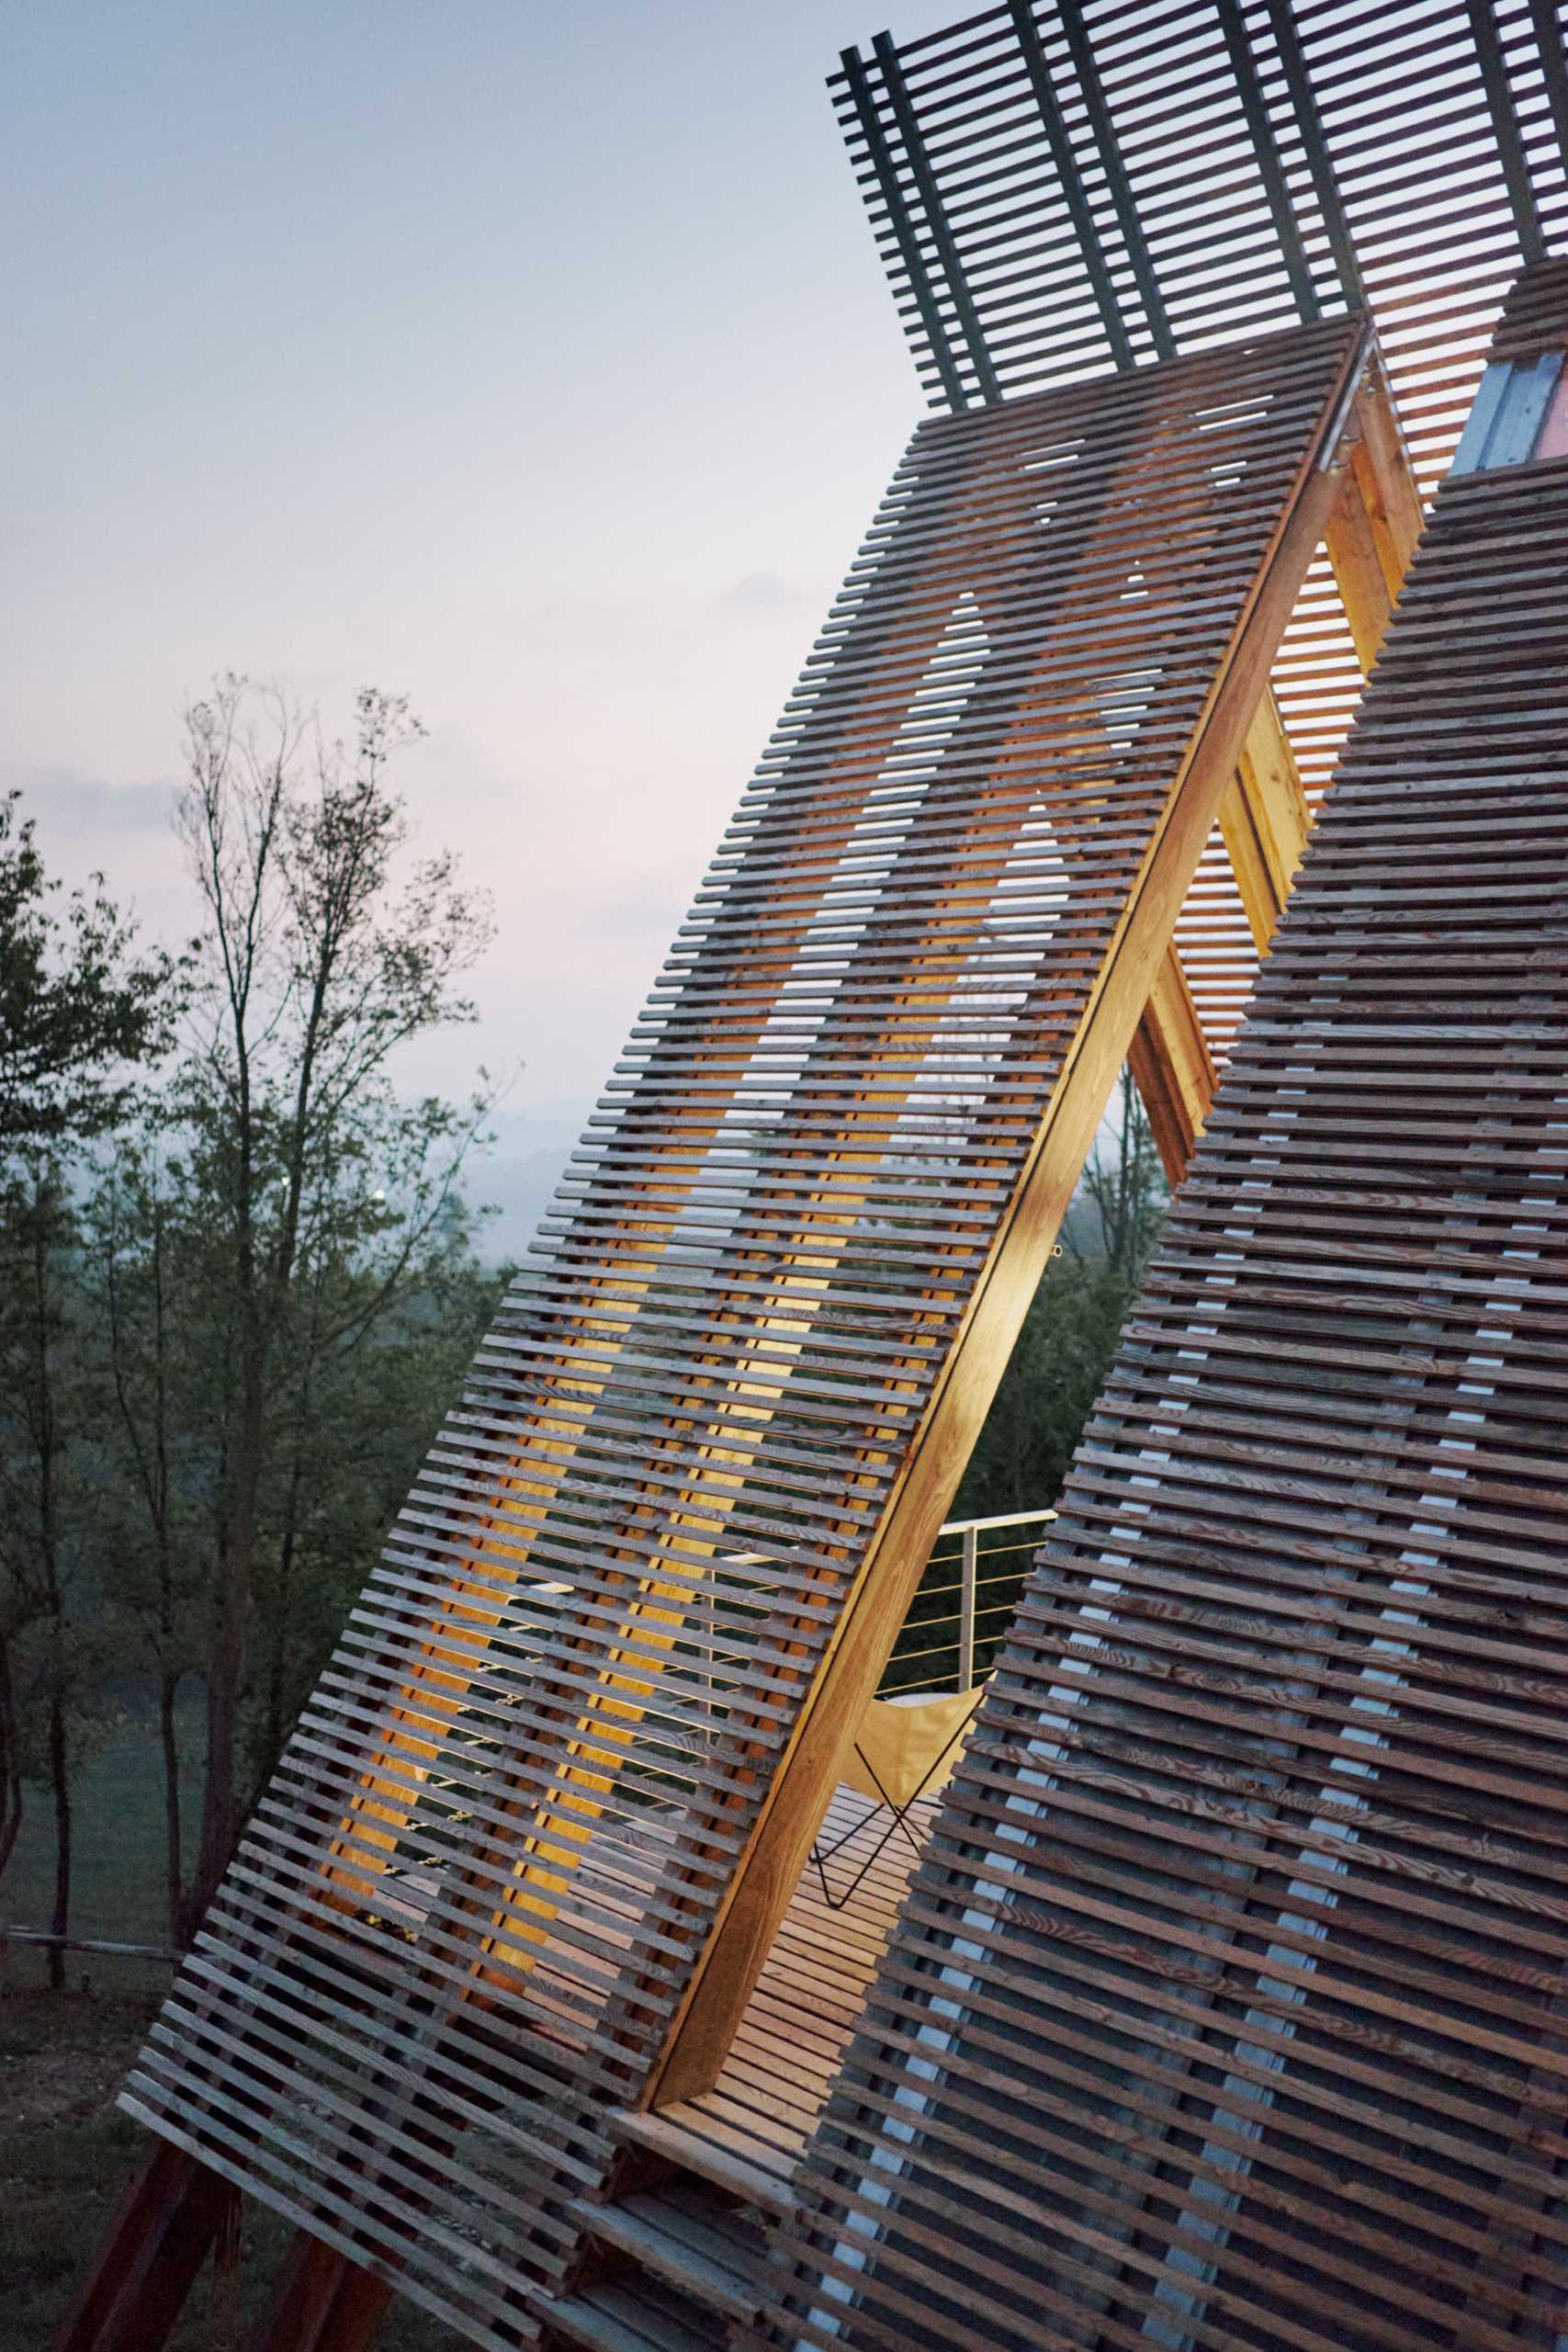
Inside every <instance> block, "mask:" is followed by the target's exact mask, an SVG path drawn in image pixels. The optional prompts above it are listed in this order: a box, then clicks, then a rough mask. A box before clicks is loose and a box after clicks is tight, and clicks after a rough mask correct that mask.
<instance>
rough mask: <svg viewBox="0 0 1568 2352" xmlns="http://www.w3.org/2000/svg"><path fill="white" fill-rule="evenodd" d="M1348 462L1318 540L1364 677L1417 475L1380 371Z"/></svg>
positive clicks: (1399, 575)
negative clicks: (1322, 543)
mask: <svg viewBox="0 0 1568 2352" xmlns="http://www.w3.org/2000/svg"><path fill="white" fill-rule="evenodd" d="M1350 431H1351V435H1352V436H1353V438H1352V444H1351V449H1350V462H1349V464H1348V466H1347V467H1346V468H1345V469H1344V472H1343V474H1342V476H1341V478H1340V484H1339V496H1338V497H1337V500H1336V501H1335V503H1334V510H1333V512H1332V514H1331V515H1329V518H1328V525H1327V528H1326V529H1325V533H1324V538H1325V543H1326V545H1327V548H1328V560H1329V562H1330V563H1331V564H1332V565H1333V567H1334V577H1335V581H1336V582H1337V586H1338V589H1339V594H1340V597H1341V600H1342V601H1343V604H1344V606H1345V617H1346V619H1347V620H1348V623H1349V627H1350V636H1351V639H1352V641H1353V643H1354V645H1355V648H1356V659H1357V662H1359V665H1360V668H1361V671H1362V673H1363V674H1364V673H1366V672H1368V671H1370V670H1371V666H1372V663H1373V662H1375V661H1376V660H1377V654H1378V648H1379V646H1380V645H1381V644H1382V639H1383V633H1384V631H1385V630H1386V628H1388V624H1389V620H1390V618H1391V616H1392V615H1393V600H1394V598H1395V597H1396V596H1397V595H1398V594H1399V591H1400V587H1401V584H1402V583H1403V582H1404V574H1405V572H1406V571H1407V570H1408V568H1409V563H1410V559H1411V557H1412V555H1414V553H1415V551H1416V541H1417V539H1419V537H1420V536H1421V527H1422V520H1423V517H1422V511H1421V500H1420V495H1419V492H1417V490H1416V477H1415V475H1414V473H1413V472H1412V470H1411V467H1410V459H1409V457H1408V454H1407V453H1406V451H1405V448H1404V440H1403V438H1402V437H1401V435H1400V431H1399V425H1398V423H1397V421H1396V419H1395V417H1394V414H1393V408H1392V407H1391V405H1390V402H1389V399H1388V394H1387V390H1386V389H1385V388H1384V386H1383V383H1382V378H1381V376H1369V379H1368V380H1367V382H1366V383H1365V384H1363V386H1362V387H1361V389H1360V390H1359V392H1358V394H1357V397H1356V401H1355V404H1354V407H1353V410H1352V414H1351V424H1350Z"/></svg>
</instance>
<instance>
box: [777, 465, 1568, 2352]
mask: <svg viewBox="0 0 1568 2352" xmlns="http://www.w3.org/2000/svg"><path fill="white" fill-rule="evenodd" d="M1565 577H1568V463H1565V462H1564V461H1563V460H1562V459H1556V460H1552V461H1548V462H1540V461H1538V462H1536V463H1534V464H1529V465H1512V466H1509V467H1507V468H1506V469H1502V470H1497V471H1492V472H1483V473H1480V474H1476V475H1472V476H1467V477H1463V478H1456V479H1455V481H1453V483H1452V484H1451V485H1450V488H1449V489H1447V490H1446V491H1445V492H1443V493H1442V495H1441V497H1440V498H1439V501H1438V508H1437V514H1436V517H1435V520H1434V522H1433V524H1432V526H1431V527H1430V529H1429V531H1428V534H1427V539H1426V540H1425V542H1424V544H1423V547H1422V549H1421V551H1420V553H1419V554H1418V555H1417V558H1416V566H1415V570H1414V572H1413V574H1412V578H1411V581H1410V582H1409V583H1408V585H1407V586H1406V589H1405V591H1404V596H1403V598H1402V600H1401V603H1400V606H1399V610H1398V613H1397V615H1396V616H1395V619H1394V621H1393V628H1392V630H1391V632H1390V635H1389V637H1388V639H1387V640H1386V641H1385V643H1384V646H1383V649H1382V655H1381V658H1380V662H1379V666H1378V670H1377V673H1376V676H1375V677H1374V679H1373V681H1372V683H1371V686H1370V688H1369V690H1368V695H1367V698H1366V702H1365V704H1364V706H1363V709H1362V713H1361V716H1360V718H1359V722H1358V726H1357V730H1356V733H1355V735H1354V737H1353V739H1352V742H1351V745H1350V749H1349V752H1348V755H1347V759H1346V762H1345V765H1344V768H1343V771H1342V773H1341V775H1340V777H1339V780H1338V781H1337V784H1336V786H1335V788H1334V791H1333V793H1332V795H1331V796H1330V797H1329V799H1328V801H1327V804H1326V806H1325V809H1324V810H1323V812H1322V814H1321V816H1320V817H1319V819H1318V821H1317V825H1316V828H1315V830H1314V837H1313V841H1312V844H1311V847H1310V848H1309V850H1308V853H1307V855H1306V859H1305V861H1304V864H1303V870H1302V874H1301V876H1300V878H1299V880H1298V882H1297V885H1296V888H1295V891H1294V893H1293V895H1292V900H1291V903H1290V905H1289V907H1288V909H1287V910H1286V911H1285V913H1284V916H1283V918H1282V920H1281V922H1280V928H1279V931H1278V933H1277V934H1276V937H1275V941H1274V944H1273V950H1272V953H1271V955H1270V956H1269V961H1268V963H1267V964H1266V965H1265V967H1264V969H1263V973H1262V977H1261V978H1260V981H1259V984H1258V996H1257V1000H1256V1002H1255V1004H1254V1008H1253V1010H1252V1012H1251V1014H1250V1016H1249V1019H1248V1022H1247V1027H1246V1029H1245V1031H1244V1032H1243V1034H1242V1036H1241V1038H1240V1040H1239V1042H1238V1044H1237V1046H1236V1048H1235V1054H1234V1057H1233V1059H1232V1063H1231V1067H1230V1069H1229V1071H1228V1073H1227V1074H1226V1076H1225V1078H1224V1080H1223V1082H1222V1084H1221V1087H1220V1090H1219V1093H1218V1095H1217V1098H1216V1101H1215V1104H1214V1108H1213V1113H1212V1114H1211V1116H1210V1119H1209V1121H1208V1123H1207V1125H1206V1127H1205V1131H1204V1135H1203V1136H1202V1139H1201V1142H1200V1144H1199V1147H1198V1149H1197V1152H1196V1154H1195V1156H1194V1160H1193V1164H1192V1168H1191V1170H1190V1174H1189V1177H1188V1181H1187V1184H1186V1186H1185V1188H1184V1190H1183V1192H1182V1193H1181V1195H1180V1197H1179V1201H1178V1203H1177V1204H1176V1207H1175V1210H1174V1213H1173V1216H1172V1220H1171V1225H1170V1228H1169V1232H1168V1239H1167V1241H1166V1244H1165V1246H1164V1247H1163V1249H1162V1250H1161V1253H1160V1255H1159V1257H1158V1259H1157V1260H1156V1264H1155V1267H1154V1269H1153V1270H1152V1272H1151V1276H1150V1281H1149V1283H1148V1287H1147V1289H1146V1291H1145V1295H1144V1297H1143V1298H1142V1300H1141V1301H1140V1303H1139V1305H1138V1306H1137V1307H1135V1308H1134V1314H1133V1317H1132V1318H1131V1320H1130V1322H1129V1325H1128V1327H1127V1329H1126V1330H1125V1332H1124V1334H1123V1338H1122V1347H1121V1351H1120V1353H1119V1356H1118V1359H1117V1362H1116V1364H1115V1366H1114V1368H1113V1370H1112V1373H1111V1377H1110V1381H1109V1383H1108V1385H1107V1388H1106V1391H1105V1393H1104V1395H1103V1397H1101V1399H1100V1405H1099V1407H1098V1408H1097V1411H1096V1414H1095V1416H1094V1418H1093V1419H1092V1420H1091V1422H1090V1425H1089V1429H1088V1430H1087V1431H1086V1433H1085V1436H1084V1440H1083V1442H1082V1444H1081V1445H1080V1447H1079V1450H1078V1453H1077V1457H1076V1460H1075V1463H1074V1466H1073V1470H1072V1473H1071V1475H1070V1476H1069V1480H1068V1484H1067V1487H1066V1492H1065V1494H1064V1496H1063V1498H1062V1504H1061V1513H1062V1515H1061V1518H1060V1520H1059V1521H1058V1522H1057V1525H1056V1528H1055V1530H1054V1531H1053V1534H1052V1538H1051V1540H1050V1541H1049V1542H1048V1543H1047V1544H1046V1547H1045V1549H1044V1551H1043V1553H1042V1555H1041V1556H1040V1560H1039V1563H1038V1566H1037V1567H1036V1569H1035V1572H1034V1574H1033V1577H1032V1580H1031V1583H1030V1586H1029V1588H1028V1589H1027V1591H1026V1594H1025V1598H1024V1600H1023V1603H1022V1605H1021V1611H1020V1613H1019V1618H1018V1621H1017V1623H1016V1625H1015V1629H1014V1633H1013V1636H1012V1640H1011V1643H1010V1647H1009V1649H1008V1651H1007V1652H1006V1654H1005V1655H1004V1657H1002V1658H1001V1660H1000V1661H999V1663H998V1668H997V1669H996V1672H995V1674H994V1676H993V1678H992V1680H991V1683H990V1684H989V1686H988V1689H987V1698H986V1701H985V1702H984V1704H983V1706H982V1709H981V1712H980V1715H979V1718H978V1721H977V1724H976V1731H975V1733H974V1735H973V1736H972V1739H971V1743H970V1745H969V1747H968V1748H967V1749H966V1751H965V1757H964V1761H963V1762H962V1764H961V1765H960V1768H959V1770H958V1773H957V1774H956V1775H955V1777H954V1780H953V1782H952V1783H951V1784H950V1787H949V1789H948V1791H947V1792H945V1794H944V1796H943V1798H942V1803H941V1806H940V1809H939V1814H938V1818H937V1822H936V1825H935V1827H934V1829H933V1832H932V1837H931V1843H930V1845H929V1847H928V1849H927V1854H926V1858H925V1860H923V1861H922V1863H921V1864H920V1865H919V1869H918V1870H917V1872H916V1875H915V1878H914V1880H913V1882H912V1883H911V1888H910V1894H909V1898H908V1905H907V1907H906V1910H905V1912H904V1915H903V1918H902V1922H901V1925H900V1928H899V1930H898V1932H897V1936H896V1938H895V1939H894V1942H893V1944H892V1946H891V1947H890V1949H889V1951H888V1953H887V1955H886V1961H885V1962H884V1965H883V1967H882V1970H881V1972H880V1973H879V1975H878V1978H877V1981H876V1984H875V1985H874V1989H873V1991H872V1993H871V1995H870V1997H869V2000H868V2004H867V2008H866V2011H865V2015H864V2018H863V2026H862V2030H861V2032H860V2034H859V2036H858V2037H857V2040H856V2041H855V2043H854V2044H853V2045H852V2050H851V2052H850V2054H849V2056H848V2059H847V2060H846V2063H845V2067H844V2070H843V2074H842V2076H841V2078H840V2086H839V2088H838V2090H837V2091H836V2093H835V2095H834V2097H833V2098H832V2099H831V2100H830V2102H829V2107H828V2109H826V2110H825V2113H824V2116H823V2120H822V2122H821V2124H820V2126H819V2129H818V2136H817V2139H816V2141H815V2142H814V2144H813V2148H812V2151H811V2153H810V2154H809V2156H808V2158H807V2163H806V2165H805V2166H804V2167H803V2169H802V2172H801V2174H800V2176H799V2178H798V2187H799V2188H800V2191H801V2194H802V2197H803V2199H804V2211H803V2219H802V2222H801V2223H800V2224H799V2226H798V2227H796V2228H795V2229H793V2230H791V2231H787V2232H786V2233H785V2235H784V2239H783V2240H782V2242H781V2250H780V2256H779V2260H778V2263H777V2266H776V2268H775V2281H776V2288H775V2294H776V2300H775V2308H774V2315H773V2321H772V2323H771V2324H770V2327H769V2330H768V2332H767V2340H768V2341H769V2342H778V2343H781V2344H782V2343H785V2342H787V2343H789V2344H791V2345H821V2346H824V2347H829V2346H831V2347H835V2352H858V2347H865V2352H870V2347H872V2346H876V2347H878V2348H879V2352H882V2347H885V2346H887V2345H888V2344H889V2343H890V2342H892V2341H897V2342H898V2343H899V2344H900V2345H908V2346H911V2347H913V2352H919V2347H922V2346H930V2347H931V2352H936V2347H938V2346H942V2347H946V2346H951V2345H953V2344H973V2345H975V2346H995V2345H998V2344H1003V2343H1008V2344H1011V2343H1023V2342H1032V2341H1040V2340H1052V2335H1051V2333H1050V2332H1051V2331H1055V2336H1056V2337H1057V2338H1059V2340H1061V2341H1063V2342H1065V2343H1066V2342H1070V2343H1072V2344H1074V2345H1077V2346H1083V2347H1092V2348H1093V2352H1107V2348H1108V2347H1111V2346H1118V2347H1124V2352H1134V2347H1142V2346H1146V2345H1147V2344H1148V2343H1149V2342H1151V2341H1154V2342H1160V2343H1165V2344H1168V2345H1172V2346H1192V2347H1194V2352H1231V2347H1241V2346H1248V2347H1254V2348H1255V2352H1261V2347H1269V2352H1274V2347H1284V2346H1290V2347H1293V2348H1296V2352H1337V2347H1339V2346H1345V2345H1347V2344H1354V2345H1357V2346H1383V2347H1387V2352H1416V2346H1433V2345H1439V2346H1440V2345H1449V2346H1453V2347H1455V2352H1458V2348H1459V2347H1464V2352H1505V2347H1506V2346H1514V2345H1517V2344H1518V2343H1521V2342H1529V2343H1549V2342H1551V2341H1553V2340H1554V2339H1555V2336H1556V2334H1557V2332H1558V2331H1559V2329H1560V2328H1561V2325H1562V2309H1563V2296H1564V2290H1565V2288H1568V2199H1564V2198H1563V2197H1562V2170H1563V2166H1564V2165H1568V2055H1565V2054H1564V2043H1563V2039H1562V1998H1563V1992H1562V1988H1563V1985H1564V1982H1565V1981H1568V1736H1565V1734H1564V1723H1565V1721H1568V1716H1565V1713H1564V1709H1565V1704H1568V1555H1565V1552H1564V1544H1563V1528H1564V1525H1565V1524H1568V1479H1565V1476H1564V1468H1563V1463H1564V1433H1565V1430H1568V1126H1565V1125H1564V1103H1568V958H1565V956H1564V953H1563V942H1564V938H1565V937H1568V748H1565V746H1568V733H1565V730H1564V723H1563V722H1564V718H1565V717H1568V687H1565V684H1564V681H1565V679H1568V605H1565V604H1564V599H1563V594H1562V582H1563V579H1564V578H1565ZM955 2232H958V2233H962V2235H963V2241H964V2245H965V2247H966V2248H973V2249H976V2253H975V2255H974V2256H973V2258H969V2259H966V2260H965V2263H964V2270H963V2274H962V2288H961V2290H960V2289H958V2288H956V2287H955V2269H954V2264H953V2254H952V2247H953V2234H954V2233H955Z"/></svg>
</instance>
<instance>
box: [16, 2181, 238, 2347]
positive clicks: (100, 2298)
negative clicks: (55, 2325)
mask: <svg viewBox="0 0 1568 2352" xmlns="http://www.w3.org/2000/svg"><path fill="white" fill-rule="evenodd" d="M238 2202H239V2191H238V2189H236V2188H231V2186H230V2184H229V2183H228V2182H227V2181H226V2180H221V2179H220V2178H219V2177H218V2175H217V2174H216V2173H214V2172H209V2170H208V2168H207V2166H206V2165H203V2164H198V2163H197V2159H196V2158H195V2157H194V2156H189V2155H186V2153H185V2151H184V2150H183V2149H182V2148H175V2147H172V2146H171V2145H170V2143H168V2142H167V2141H166V2140H160V2141H159V2142H158V2143H157V2144H156V2145H155V2147H154V2148H153V2150H152V2154H151V2155H150V2156H149V2157H148V2159H147V2161H146V2163H145V2164H144V2165H142V2167H141V2171H140V2173H138V2175H137V2176H136V2178H135V2179H134V2180H133V2181H132V2182H131V2184H130V2188H128V2189H127V2190H126V2192H125V2195H124V2197H123V2198H122V2199H120V2203H119V2206H118V2211H116V2213H115V2216H114V2219H113V2221H112V2222H110V2223H109V2227H108V2232H107V2235H106V2237H105V2239H104V2243H103V2245H102V2246H101V2248H100V2249H99V2253H98V2258H97V2261H96V2264H95V2265H94V2267H93V2270H92V2273H91V2275H90V2277H89V2278H87V2279H86V2281H85V2284H84V2285H83V2287H82V2290H81V2291H80V2293H79V2294H78V2295H77V2298H76V2301H75V2302H74V2303H73V2305H72V2308H71V2310H70V2312H68V2313H67V2314H66V2317H65V2320H64V2323H63V2324H62V2327H61V2329H60V2332H59V2334H58V2335H56V2337H55V2339H54V2352H161V2347H162V2346H164V2344H166V2343H167V2342H168V2339H169V2335H170V2333H171V2331H172V2330H173V2328H174V2326H175V2323H176V2321H177V2320H178V2318H179V2316H180V2313H181V2312H182V2311H183V2310H184V2308H185V2302H186V2296H187V2295H188V2294H189V2293H190V2290H191V2288H192V2286H193V2285H194V2283H195V2280H196V2275H197V2271H198V2270H199V2269H200V2268H201V2266H202V2264H203V2262H204V2261H205V2260H206V2259H207V2256H208V2255H209V2252H210V2251H211V2248H212V2245H213V2241H214V2240H215V2239H216V2237H217V2236H218V2233H219V2232H220V2230H221V2229H222V2228H223V2227H224V2225H225V2223H226V2222H230V2221H231V2218H232V2215H233V2212H234V2209H235V2207H236V2205H237V2204H238Z"/></svg>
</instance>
